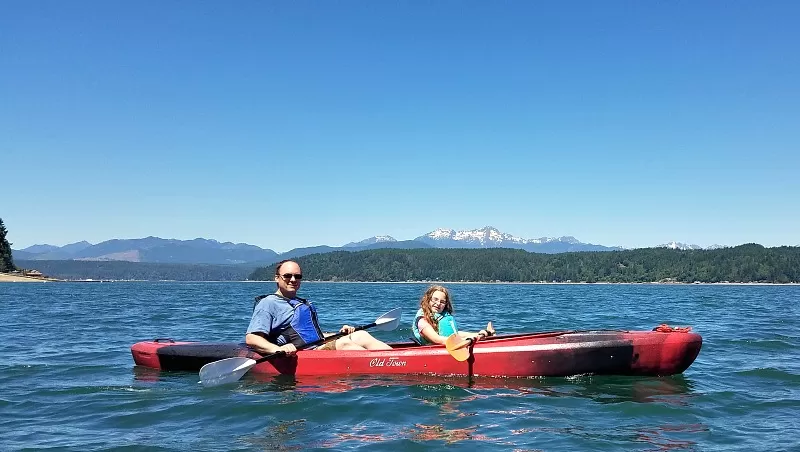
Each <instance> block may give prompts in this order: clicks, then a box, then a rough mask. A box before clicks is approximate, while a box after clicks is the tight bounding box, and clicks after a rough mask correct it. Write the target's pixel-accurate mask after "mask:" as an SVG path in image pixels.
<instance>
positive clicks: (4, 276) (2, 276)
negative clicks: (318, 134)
mask: <svg viewBox="0 0 800 452" xmlns="http://www.w3.org/2000/svg"><path fill="white" fill-rule="evenodd" d="M3 282H23V283H29V282H39V283H43V282H68V283H69V282H72V283H112V282H192V283H198V282H205V283H254V284H257V283H262V284H264V283H267V284H269V283H273V281H254V280H243V281H178V280H131V279H117V280H110V279H102V280H100V279H75V280H69V279H55V278H47V277H45V278H38V277H32V276H22V275H12V274H9V273H0V283H3ZM304 282H305V283H306V284H309V283H311V284H318V283H323V284H430V285H456V284H519V285H540V286H548V285H558V286H563V285H573V286H574V285H581V286H591V285H595V286H596V285H639V286H640V285H656V286H798V285H800V282H790V283H767V282H716V283H715V282H692V283H685V282H677V281H669V282H665V281H652V282H603V281H601V282H552V281H550V282H539V281H536V282H521V281H324V280H308V281H304Z"/></svg>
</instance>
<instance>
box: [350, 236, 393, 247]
mask: <svg viewBox="0 0 800 452" xmlns="http://www.w3.org/2000/svg"><path fill="white" fill-rule="evenodd" d="M396 241H397V239H395V238H394V237H392V236H390V235H376V236H375V237H370V238H368V239H364V240H362V241H360V242H350V243H348V244H346V245H344V246H343V247H342V248H353V247H357V246H368V245H374V244H376V243H388V242H396Z"/></svg>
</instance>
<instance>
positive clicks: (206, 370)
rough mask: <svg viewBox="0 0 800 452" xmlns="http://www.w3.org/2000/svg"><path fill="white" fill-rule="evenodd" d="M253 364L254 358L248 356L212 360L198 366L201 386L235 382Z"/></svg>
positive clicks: (254, 363)
mask: <svg viewBox="0 0 800 452" xmlns="http://www.w3.org/2000/svg"><path fill="white" fill-rule="evenodd" d="M255 365H256V360H254V359H250V358H226V359H222V360H219V361H214V362H213V363H208V364H206V365H205V366H203V367H201V368H200V383H202V384H203V386H219V385H224V384H228V383H235V382H237V381H239V379H241V378H242V376H243V375H244V374H246V373H247V371H248V370H250V369H251V368H252V367H253V366H255Z"/></svg>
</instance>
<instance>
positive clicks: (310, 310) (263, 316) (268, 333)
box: [244, 260, 392, 355]
mask: <svg viewBox="0 0 800 452" xmlns="http://www.w3.org/2000/svg"><path fill="white" fill-rule="evenodd" d="M302 279H303V271H302V270H301V269H300V265H298V263H297V262H294V261H291V260H285V261H281V262H278V264H277V266H276V267H275V283H276V284H277V285H278V290H277V291H276V292H275V293H274V294H270V295H266V296H261V297H256V306H255V308H254V309H253V318H252V319H251V320H250V325H249V326H248V327H247V334H246V335H245V338H244V340H245V342H246V343H247V345H248V346H250V347H251V348H252V349H254V350H255V351H257V352H259V353H261V354H262V355H264V354H268V353H275V352H279V351H280V352H284V353H286V354H287V355H294V354H295V352H296V351H297V347H299V346H301V345H303V344H308V343H311V342H314V341H316V340H319V339H322V338H324V337H325V336H328V335H326V334H324V333H323V332H322V330H321V329H320V327H319V323H318V322H317V311H316V309H315V308H314V306H312V305H311V303H309V302H308V301H306V300H304V299H302V298H299V297H297V290H298V289H299V288H300V283H301V281H302ZM339 331H340V332H342V333H348V335H347V336H344V337H341V338H339V339H337V340H336V341H331V342H328V343H326V344H323V345H321V346H319V347H318V348H317V350H391V348H392V347H390V346H388V345H387V344H385V343H383V342H381V341H379V340H377V339H375V338H374V337H372V335H371V334H369V333H367V332H366V331H355V327H352V326H349V325H344V326H343V327H342V328H341V329H340V330H339Z"/></svg>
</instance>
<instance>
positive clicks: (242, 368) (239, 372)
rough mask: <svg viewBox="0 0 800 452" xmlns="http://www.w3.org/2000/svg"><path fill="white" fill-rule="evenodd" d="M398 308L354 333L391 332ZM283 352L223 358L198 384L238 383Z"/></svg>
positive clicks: (210, 366) (202, 372)
mask: <svg viewBox="0 0 800 452" xmlns="http://www.w3.org/2000/svg"><path fill="white" fill-rule="evenodd" d="M401 314H402V312H401V310H400V308H397V309H392V310H391V311H389V312H387V313H386V314H384V315H382V316H380V317H378V318H377V319H376V320H375V321H374V322H373V323H370V324H369V325H363V326H359V327H356V329H355V331H360V330H366V329H369V328H372V327H377V329H378V330H380V331H392V330H394V329H396V328H397V325H399V324H400V317H401ZM348 334H351V333H336V334H334V335H331V336H328V337H326V338H324V339H320V340H318V341H314V342H310V343H308V344H305V345H301V346H300V347H297V349H298V350H303V349H307V348H311V347H316V346H318V345H322V344H325V343H327V342H330V341H335V340H336V339H339V338H340V337H344V336H347V335H348ZM283 354H284V353H283V352H275V353H270V354H269V355H265V356H263V357H261V358H259V359H251V358H245V357H238V358H225V359H221V360H219V361H214V362H213V363H208V364H206V365H205V366H203V367H202V368H200V383H202V384H203V386H218V385H223V384H226V383H233V382H236V381H239V379H240V378H242V376H243V375H244V374H246V373H247V371H249V370H250V369H252V368H253V367H254V366H255V365H256V364H258V363H262V362H264V361H267V360H270V359H272V358H274V357H276V356H278V355H283Z"/></svg>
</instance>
